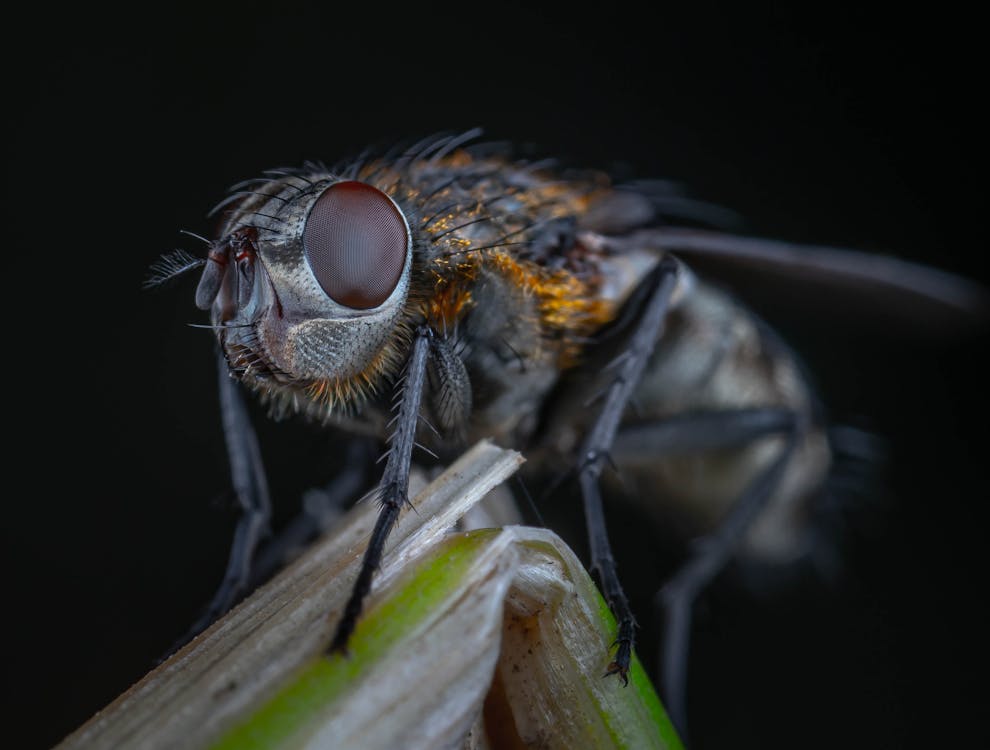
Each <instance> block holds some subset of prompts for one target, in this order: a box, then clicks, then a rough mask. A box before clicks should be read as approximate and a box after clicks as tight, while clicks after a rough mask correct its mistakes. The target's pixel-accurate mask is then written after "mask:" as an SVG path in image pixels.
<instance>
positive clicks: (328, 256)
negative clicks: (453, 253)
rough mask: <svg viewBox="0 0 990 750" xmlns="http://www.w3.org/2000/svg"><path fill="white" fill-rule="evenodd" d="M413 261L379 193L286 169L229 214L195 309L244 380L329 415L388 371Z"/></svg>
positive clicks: (284, 403)
mask: <svg viewBox="0 0 990 750" xmlns="http://www.w3.org/2000/svg"><path fill="white" fill-rule="evenodd" d="M412 258H413V254H412V235H411V232H410V228H409V222H408V221H407V220H406V217H405V215H404V214H403V212H402V210H401V209H400V208H399V206H398V205H397V204H396V203H395V202H394V201H393V200H392V199H391V198H390V197H389V196H388V195H386V194H385V193H384V192H382V191H381V190H379V189H378V188H375V187H373V186H371V185H368V184H366V183H363V182H359V181H355V180H341V179H338V178H335V177H333V176H331V175H328V174H325V175H320V174H316V175H309V174H307V176H305V177H303V176H301V175H295V174H286V175H283V176H282V177H280V178H279V179H276V180H272V181H270V182H267V183H265V184H263V185H261V186H260V187H258V188H257V189H256V190H253V191H251V192H250V193H249V194H248V195H247V197H246V199H245V200H243V201H242V202H241V204H240V205H239V206H237V208H236V209H235V210H234V211H233V212H232V214H231V215H230V217H229V219H228V220H227V222H226V224H225V226H224V227H223V229H222V230H221V237H220V239H218V240H216V241H215V242H213V243H212V244H211V246H210V250H209V254H208V258H207V261H206V264H205V267H204V270H203V275H202V277H201V278H200V282H199V286H198V287H197V290H196V304H197V305H198V306H199V307H200V308H201V309H204V310H209V311H210V313H211V317H212V323H213V327H214V329H215V330H216V332H217V336H218V339H219V342H220V345H221V347H222V348H223V352H224V354H225V356H226V359H227V363H228V365H229V366H230V370H231V372H232V373H233V374H234V375H235V376H237V377H238V378H240V379H241V380H242V381H243V382H244V383H245V385H248V386H250V387H252V388H254V389H255V390H258V391H260V392H261V393H262V394H264V395H266V396H268V397H269V398H270V400H271V401H272V403H273V405H274V406H275V407H276V408H280V407H286V408H290V409H291V410H298V409H303V410H308V411H312V407H313V406H316V407H317V408H318V409H322V411H323V412H328V411H329V409H330V408H332V407H335V406H339V405H341V404H343V405H345V406H347V405H350V404H352V403H353V402H354V401H355V400H359V399H360V398H361V397H363V396H364V395H365V394H366V393H367V391H368V389H369V388H373V387H374V384H375V382H376V381H377V380H378V378H379V377H380V376H381V375H382V374H385V373H388V372H390V371H391V370H392V369H393V368H394V365H395V360H396V359H397V353H398V352H397V350H398V348H400V344H401V342H402V340H403V338H404V335H405V326H404V325H403V323H402V319H403V312H404V308H405V306H406V301H407V298H408V296H409V286H410V274H411V267H412Z"/></svg>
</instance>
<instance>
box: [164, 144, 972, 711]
mask: <svg viewBox="0 0 990 750" xmlns="http://www.w3.org/2000/svg"><path fill="white" fill-rule="evenodd" d="M476 135H477V134H476V133H474V132H469V133H466V134H463V135H460V136H440V137H431V138H429V139H426V140H424V141H421V142H419V143H416V144H413V145H412V146H409V147H408V148H406V149H400V150H397V151H394V152H392V153H389V154H386V155H384V156H365V157H361V158H358V159H355V160H353V161H351V162H347V163H343V164H341V165H338V166H335V167H332V168H328V167H326V166H324V165H322V164H306V165H304V166H303V167H302V168H300V169H283V170H271V171H270V172H268V173H266V174H265V176H263V177H260V178H258V179H255V180H249V181H246V182H243V183H240V184H239V185H237V186H235V187H234V188H233V190H232V193H231V195H230V196H229V197H228V198H227V199H226V200H225V201H224V202H222V203H221V204H220V206H218V210H224V211H225V212H226V214H225V218H224V220H223V224H222V227H221V228H220V230H219V234H218V239H216V240H212V241H209V240H208V241H207V242H208V243H209V247H208V253H207V257H206V258H205V259H203V258H194V257H192V256H190V255H188V254H185V253H181V252H179V253H176V254H173V255H170V256H166V257H165V258H164V259H163V260H162V261H161V262H160V263H159V264H158V266H157V268H156V270H155V273H154V276H153V279H152V281H153V283H156V284H157V283H161V282H163V281H165V280H168V279H170V278H173V277H175V276H177V275H179V274H182V273H184V272H187V271H190V270H193V269H201V277H200V281H199V285H198V287H197V290H196V304H197V306H198V307H199V308H200V309H202V310H208V311H209V312H210V316H211V323H210V327H211V328H212V329H213V331H214V332H215V334H216V337H217V341H218V344H219V352H220V354H219V368H220V393H221V406H222V410H223V424H224V431H225V436H226V439H227V444H228V449H229V457H230V463H231V470H232V478H233V484H234V487H235V490H236V493H237V496H238V499H239V502H240V505H241V506H242V508H243V509H244V511H245V512H244V516H243V519H242V521H241V523H240V525H239V526H238V528H237V532H236V535H235V540H234V544H233V549H232V552H231V557H230V564H229V566H228V571H227V575H226V577H225V579H224V582H223V584H222V586H221V588H220V591H219V592H218V594H217V597H216V598H215V600H214V602H213V603H212V605H211V608H210V610H209V611H208V613H207V615H205V617H204V621H203V622H204V624H205V623H206V622H208V621H209V620H211V619H213V618H214V617H215V616H218V615H219V614H221V613H222V612H223V611H224V610H225V609H227V608H228V607H229V606H230V605H231V604H232V603H233V602H234V601H235V600H236V598H237V597H239V596H240V595H241V594H243V593H244V591H245V588H246V587H247V585H248V580H249V578H250V566H251V560H252V556H253V553H254V550H255V548H256V546H257V544H258V540H259V539H260V536H261V534H262V532H263V530H264V528H265V526H266V525H267V522H268V517H269V507H270V501H269V497H268V489H267V483H266V478H265V475H264V471H263V469H262V461H261V453H260V448H259V446H258V443H257V440H256V438H255V436H254V432H253V430H252V428H251V425H250V423H249V420H248V419H247V413H246V409H245V405H244V402H243V398H242V394H241V392H242V390H247V391H251V392H254V393H256V394H257V395H258V396H259V397H260V398H261V399H262V400H263V401H264V402H265V403H266V404H267V405H268V407H269V409H270V411H271V413H272V415H273V416H275V417H284V416H289V415H293V414H301V415H304V416H305V417H308V418H310V419H313V420H317V421H320V422H325V423H331V424H334V425H336V426H338V427H341V428H343V429H345V430H348V431H351V432H353V433H355V434H363V435H372V436H375V437H377V438H379V439H380V440H382V441H383V442H384V444H385V445H387V451H386V453H385V459H386V460H385V466H384V470H383V471H382V474H381V480H380V483H379V485H378V489H377V499H378V501H379V503H380V514H379V516H378V521H377V524H376V525H375V528H374V530H373V532H372V535H371V539H370V542H369V545H368V548H367V551H366V553H365V556H364V559H363V562H362V566H361V569H360V573H359V575H358V578H357V580H356V581H355V583H354V585H353V589H352V593H351V596H350V599H349V602H348V604H347V606H346V610H345V612H344V614H343V617H342V618H341V620H340V622H339V623H338V624H337V626H336V632H335V635H334V637H333V641H332V644H331V646H330V648H331V649H333V650H341V651H342V650H346V647H347V641H348V638H349V636H350V634H351V632H352V630H353V628H354V626H355V623H356V622H357V620H358V618H359V617H360V615H361V609H362V603H363V602H364V600H365V598H366V596H367V595H368V592H369V590H370V587H371V582H372V578H373V575H374V572H375V569H376V568H377V567H378V565H379V562H380V560H381V555H382V551H383V547H384V544H385V541H386V539H387V537H388V535H389V532H390V530H391V528H392V527H393V525H394V524H395V522H396V519H397V518H398V516H399V514H400V513H401V512H402V510H403V507H404V506H405V505H406V504H407V502H408V501H407V487H408V481H409V472H410V466H411V461H412V456H413V453H414V449H415V447H416V446H417V445H420V444H422V447H424V449H426V450H429V451H431V452H435V453H449V452H450V451H453V450H456V449H457V447H458V446H461V445H464V444H465V443H470V442H472V441H474V440H477V439H479V438H481V437H490V438H494V439H495V440H496V441H497V442H500V443H502V444H504V445H507V446H513V447H517V448H521V449H523V450H524V451H525V452H526V453H527V455H528V456H529V457H530V460H531V462H534V463H537V464H538V465H543V466H551V467H556V469H557V473H558V474H566V473H569V475H570V476H573V477H576V480H577V484H578V486H579V488H580V494H581V497H582V501H583V506H584V512H585V516H586V521H587V528H588V534H589V542H590V553H591V565H590V568H591V569H592V571H593V572H594V573H595V574H596V575H597V577H598V580H599V583H600V585H601V588H602V591H603V593H604V595H605V598H606V600H607V602H608V604H609V606H610V607H611V609H612V611H613V613H614V614H615V616H616V620H617V623H618V629H617V632H616V634H615V644H614V651H613V652H612V653H611V654H610V655H607V656H606V655H604V654H603V671H604V672H605V673H606V674H608V675H615V676H617V677H618V678H619V679H620V680H623V681H625V680H626V676H627V672H628V669H629V664H630V658H631V654H632V649H633V647H634V643H635V627H636V626H635V619H634V615H633V612H632V611H631V608H630V606H629V603H628V601H627V598H626V596H625V594H624V592H623V589H622V586H621V583H620V580H619V577H618V574H617V572H616V568H615V563H614V559H613V555H612V552H611V547H610V542H609V538H608V535H607V532H606V523H605V512H604V504H603V499H602V497H603V493H602V484H603V482H609V481H611V479H610V474H611V472H610V471H607V469H609V467H610V466H611V467H614V469H615V473H616V474H617V475H618V476H619V477H621V479H622V483H623V485H624V487H625V490H626V491H628V492H630V493H631V494H633V495H635V496H638V497H639V498H640V499H641V500H642V501H643V502H645V503H647V504H648V505H650V506H651V507H660V506H663V507H666V508H668V509H673V511H672V512H674V513H675V514H676V515H679V516H680V517H681V518H683V519H687V522H688V523H689V525H690V526H691V527H692V528H693V529H694V531H695V533H696V534H698V535H700V541H699V543H698V544H696V545H695V547H694V549H693V551H692V553H691V555H690V556H689V558H688V560H687V562H686V563H685V564H684V566H683V567H682V568H681V569H680V571H679V572H677V574H676V575H675V576H674V577H673V578H672V579H671V581H670V582H669V583H668V584H667V586H666V587H665V589H664V592H663V601H664V604H665V611H666V630H665V636H664V646H663V665H664V666H663V685H664V689H665V693H666V699H667V702H668V708H669V710H670V711H671V714H672V716H673V718H674V720H675V723H678V724H679V725H681V726H683V723H684V711H685V707H684V702H683V685H684V680H685V673H686V658H687V654H688V650H689V649H688V644H689V635H690V622H691V611H692V606H693V603H694V601H695V600H696V598H697V596H698V594H699V592H700V591H701V590H703V589H704V587H705V586H706V585H707V584H708V583H709V582H710V581H711V580H712V579H713V577H714V576H715V575H716V574H717V573H718V572H719V571H720V570H721V569H722V568H723V567H724V566H725V565H726V563H727V562H728V561H729V559H730V558H731V557H732V556H733V555H736V554H748V555H752V556H755V557H758V558H763V559H768V560H777V561H786V560H791V559H794V558H797V557H799V556H801V555H802V554H805V553H806V552H807V542H808V537H807V535H806V533H805V530H806V524H805V519H806V517H807V515H808V513H809V507H810V506H811V505H812V504H813V502H814V500H815V497H816V493H818V492H819V490H820V488H821V486H822V484H823V482H824V480H825V478H826V476H827V475H828V472H829V469H830V465H831V463H832V454H833V448H832V446H831V445H830V441H829V438H828V434H827V424H826V422H825V420H824V417H823V415H822V413H821V411H820V409H819V408H818V404H817V400H816V397H815V394H814V392H813V391H812V389H811V387H810V386H809V385H808V382H807V380H806V378H805V377H804V375H803V373H802V370H801V367H800V365H799V363H798V361H797V359H796V357H795V356H794V355H793V354H792V353H791V352H790V350H789V349H788V348H787V347H786V345H784V344H783V343H782V342H781V341H779V340H778V338H777V337H776V336H775V334H774V333H773V332H772V331H771V330H770V329H769V328H768V327H767V326H765V325H764V324H763V323H762V322H761V321H760V320H758V319H757V318H756V317H755V316H753V315H752V314H750V313H749V312H747V310H746V309H745V308H744V307H743V306H742V305H741V304H739V303H738V302H736V301H735V300H734V299H733V298H732V297H730V296H729V295H727V294H726V293H724V292H722V291H720V290H718V289H717V288H715V287H713V286H710V285H709V284H706V283H705V282H704V281H703V280H701V279H699V278H698V277H697V276H696V275H695V274H694V273H693V272H692V271H691V269H690V267H689V266H688V265H687V263H686V262H685V261H684V260H683V259H682V257H703V258H704V257H707V258H716V259H717V258H719V257H729V258H734V259H740V258H742V259H745V260H749V261H751V262H754V263H761V264H769V265H772V266H774V267H777V268H784V269H786V270H788V271H789V272H792V273H794V274H795V275H801V274H807V273H818V274H826V275H828V274H831V275H833V276H835V277H836V278H837V279H838V280H839V281H842V280H852V281H854V282H856V283H859V284H868V285H870V286H871V288H875V289H880V290H882V291H884V292H886V293H889V294H894V295H901V296H903V297H905V298H910V299H912V300H914V301H916V302H917V303H918V304H920V305H924V306H927V308H926V309H931V310H940V311H949V313H948V314H959V315H961V316H966V315H978V314H981V311H982V310H985V305H986V301H985V296H984V293H983V291H982V290H981V289H979V288H977V287H975V286H973V285H970V284H968V283H967V282H964V281H962V280H960V279H956V278H954V277H950V276H947V275H943V274H939V273H937V272H934V271H929V270H928V269H921V268H919V267H917V266H913V265H910V264H905V263H901V262H899V261H895V260H893V259H887V260H883V261H875V260H867V259H866V258H865V256H860V255H857V254H855V253H844V252H841V251H833V250H828V249H821V248H808V249H803V250H798V249H795V248H793V247H790V246H787V245H783V244H779V243H773V242H769V241H764V240H751V239H746V238H740V237H735V236H732V235H730V234H725V233H722V232H718V231H711V230H706V229H699V228H697V225H699V224H701V225H704V224H706V223H714V224H717V223H718V221H719V211H718V210H717V209H715V208H714V207H710V206H706V205H705V204H702V203H700V202H695V201H690V200H687V199H684V198H682V197H680V196H678V195H677V194H675V193H672V192H671V191H670V190H669V189H667V188H664V187H662V186H659V187H658V186H656V185H652V186H650V185H647V186H642V185H641V186H633V187H630V188H623V187H622V186H614V185H612V184H611V183H610V181H609V180H608V179H606V178H605V177H603V176H602V175H601V174H598V173H593V172H587V173H574V174H570V173H566V174H565V173H561V172H558V171H555V169H554V168H553V167H552V166H551V165H550V164H547V163H542V162H524V161H514V160H512V159H511V158H510V157H508V156H506V155H505V154H504V153H503V152H502V151H500V150H499V149H497V148H495V149H492V148H490V147H487V146H483V145H480V146H479V145H471V144H470V141H471V140H472V139H474V138H475V137H476ZM686 227H694V228H686ZM633 407H634V408H633ZM565 470H569V471H565Z"/></svg>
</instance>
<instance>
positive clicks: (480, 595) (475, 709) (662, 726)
mask: <svg viewBox="0 0 990 750" xmlns="http://www.w3.org/2000/svg"><path fill="white" fill-rule="evenodd" d="M521 462H522V459H521V457H520V456H519V454H517V453H515V452H512V451H506V450H502V449H500V448H497V447H495V446H494V445H492V444H490V443H487V442H481V443H479V444H478V445H476V446H475V447H474V448H472V449H471V450H470V451H468V452H467V453H466V454H464V455H463V456H462V457H461V458H460V459H459V460H458V461H457V462H456V463H454V464H453V465H452V466H450V467H449V468H448V469H447V470H446V471H445V472H444V473H443V474H442V475H441V476H440V477H438V478H437V479H436V480H434V481H433V482H432V483H430V484H429V485H428V486H427V487H426V488H424V489H423V490H422V491H420V492H419V493H418V494H417V495H416V497H415V498H414V499H413V507H414V508H415V510H412V509H410V510H407V511H405V512H404V513H403V514H402V517H401V519H400V521H399V524H398V526H397V527H396V530H395V532H394V533H393V534H392V537H391V538H390V544H389V546H388V551H387V553H386V555H385V558H384V561H383V564H382V568H381V571H380V573H379V575H378V576H377V577H376V579H375V587H374V591H373V593H372V597H371V599H370V600H369V605H368V607H367V608H366V610H365V612H364V614H363V616H362V618H361V621H360V622H359V624H358V627H357V630H356V631H355V633H354V636H353V638H352V640H351V642H350V653H349V655H348V656H346V657H345V656H341V655H333V656H330V657H327V656H325V655H324V653H323V652H324V649H325V647H326V644H327V643H328V641H329V638H330V635H331V628H332V627H333V624H334V623H335V622H336V619H337V618H338V617H339V615H340V612H341V610H342V609H343V606H344V602H345V601H346V598H347V595H348V593H349V588H350V585H351V581H352V580H353V578H354V576H355V575H356V571H357V566H358V563H359V561H360V557H361V553H362V552H363V549H364V546H365V544H366V543H367V538H368V534H369V533H370V529H371V526H372V524H373V523H374V516H375V512H376V510H377V508H376V506H375V504H374V503H373V502H363V503H359V504H358V505H357V506H356V507H355V508H354V509H353V510H352V511H351V512H350V513H348V514H347V515H346V516H345V517H344V518H343V519H342V520H341V522H340V523H338V524H337V525H336V526H335V528H334V529H333V530H332V531H331V532H330V533H329V534H327V535H326V536H325V537H323V538H322V539H321V540H319V541H318V542H317V543H316V544H315V545H314V546H313V547H311V548H310V549H309V550H308V551H307V552H306V553H305V554H304V555H303V556H302V557H300V558H299V559H298V560H296V561H295V562H294V563H293V564H292V565H290V566H289V567H288V568H287V569H286V570H284V571H283V572H282V573H281V574H279V575H278V576H277V577H276V578H275V579H274V580H273V581H271V582H270V583H268V584H267V585H265V586H263V587H262V588H260V589H259V590H258V591H256V592H255V593H254V594H253V595H252V596H250V597H249V598H248V599H247V600H246V601H245V602H244V603H242V604H241V605H240V606H238V607H237V608H235V609H234V610H233V611H232V612H231V613H229V614H228V615H227V616H226V617H224V618H223V619H221V620H220V621H219V622H217V623H216V624H215V625H214V626H213V627H211V628H210V629H209V630H208V631H206V632H205V633H203V634H202V635H201V636H200V637H198V638H197V639H196V640H195V641H193V642H192V643H190V644H189V645H188V646H186V647H185V648H183V649H182V650H181V651H179V652H178V653H176V654H175V655H174V656H172V657H171V658H170V659H169V660H168V661H167V662H165V663H164V664H162V665H161V666H160V667H158V668H157V669H155V670H154V671H153V672H151V673H149V674H148V675H147V676H146V677H145V678H144V679H142V680H141V681H140V682H138V683H137V684H136V685H135V686H133V687H132V688H131V689H130V690H128V691H127V692H126V693H124V694H123V695H122V696H120V697H119V698H118V699H117V700H116V701H114V702H113V703H112V704H111V705H110V706H108V707H107V708H106V709H105V710H103V711H101V712H100V713H98V714H97V715H96V716H95V717H93V718H92V719H91V720H90V721H89V722H88V723H86V724H85V725H83V726H82V727H81V728H80V729H78V730H77V731H76V732H75V733H73V734H72V735H71V736H69V737H68V738H67V739H66V740H65V741H64V742H63V743H62V745H61V746H60V747H62V748H66V749H69V748H141V749H142V750H144V749H146V748H151V749H154V748H210V747H213V748H361V749H362V750H366V749H373V748H382V749H383V750H384V749H386V748H399V747H401V748H424V749H425V748H429V749H431V750H432V749H433V748H460V747H473V748H489V747H492V748H494V747H541V748H543V747H546V748H558V747H559V748H582V747H594V748H611V747H616V748H618V747H626V748H650V747H656V748H674V747H680V743H679V741H678V739H677V737H676V735H675V734H674V731H673V729H672V728H671V726H670V724H669V722H668V720H667V717H666V714H665V713H664V711H663V709H662V707H661V706H660V703H659V701H658V700H657V697H656V694H655V693H654V691H653V688H652V686H651V685H650V683H649V680H648V678H647V677H646V675H645V674H644V672H643V670H642V667H641V666H640V665H639V663H638V662H634V666H633V669H632V671H631V672H630V684H629V686H628V687H627V688H624V687H623V686H622V684H621V682H620V681H619V680H618V679H616V678H614V677H611V678H607V679H606V678H603V674H604V671H605V666H606V664H605V661H604V659H603V657H604V656H605V654H606V652H607V647H608V645H609V638H610V634H611V633H613V632H614V628H615V624H614V622H613V620H612V618H611V615H610V614H609V612H608V608H607V607H606V606H605V604H604V602H603V601H602V599H601V597H600V596H599V594H598V592H597V590H596V589H595V587H594V584H593V583H592V581H591V579H590V578H589V577H588V575H587V573H586V572H585V570H584V568H583V567H582V565H581V563H580V561H578V559H577V558H576V557H575V556H574V554H573V552H571V551H570V549H568V548H567V546H566V545H565V544H564V543H563V542H562V541H561V540H560V539H559V538H558V537H557V536H556V535H555V534H553V533H552V532H550V531H547V530H544V529H532V528H526V527H522V526H505V527H502V528H493V529H481V530H473V531H460V532H452V531H451V529H453V527H454V526H455V524H456V523H457V521H458V520H459V519H460V518H462V517H463V516H464V515H465V514H466V513H467V512H468V511H469V510H470V509H471V508H472V507H473V506H475V504H476V503H478V501H479V500H481V499H482V498H483V497H484V496H485V495H486V494H488V493H489V492H490V491H491V490H492V489H493V488H495V487H496V486H497V485H498V484H499V483H501V482H502V481H503V480H504V479H505V478H506V477H508V476H509V475H511V474H512V473H513V472H514V471H515V470H516V468H517V467H518V466H519V464H520V463H521ZM473 517H474V518H478V517H481V516H479V514H478V512H477V511H475V513H474V514H473Z"/></svg>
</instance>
